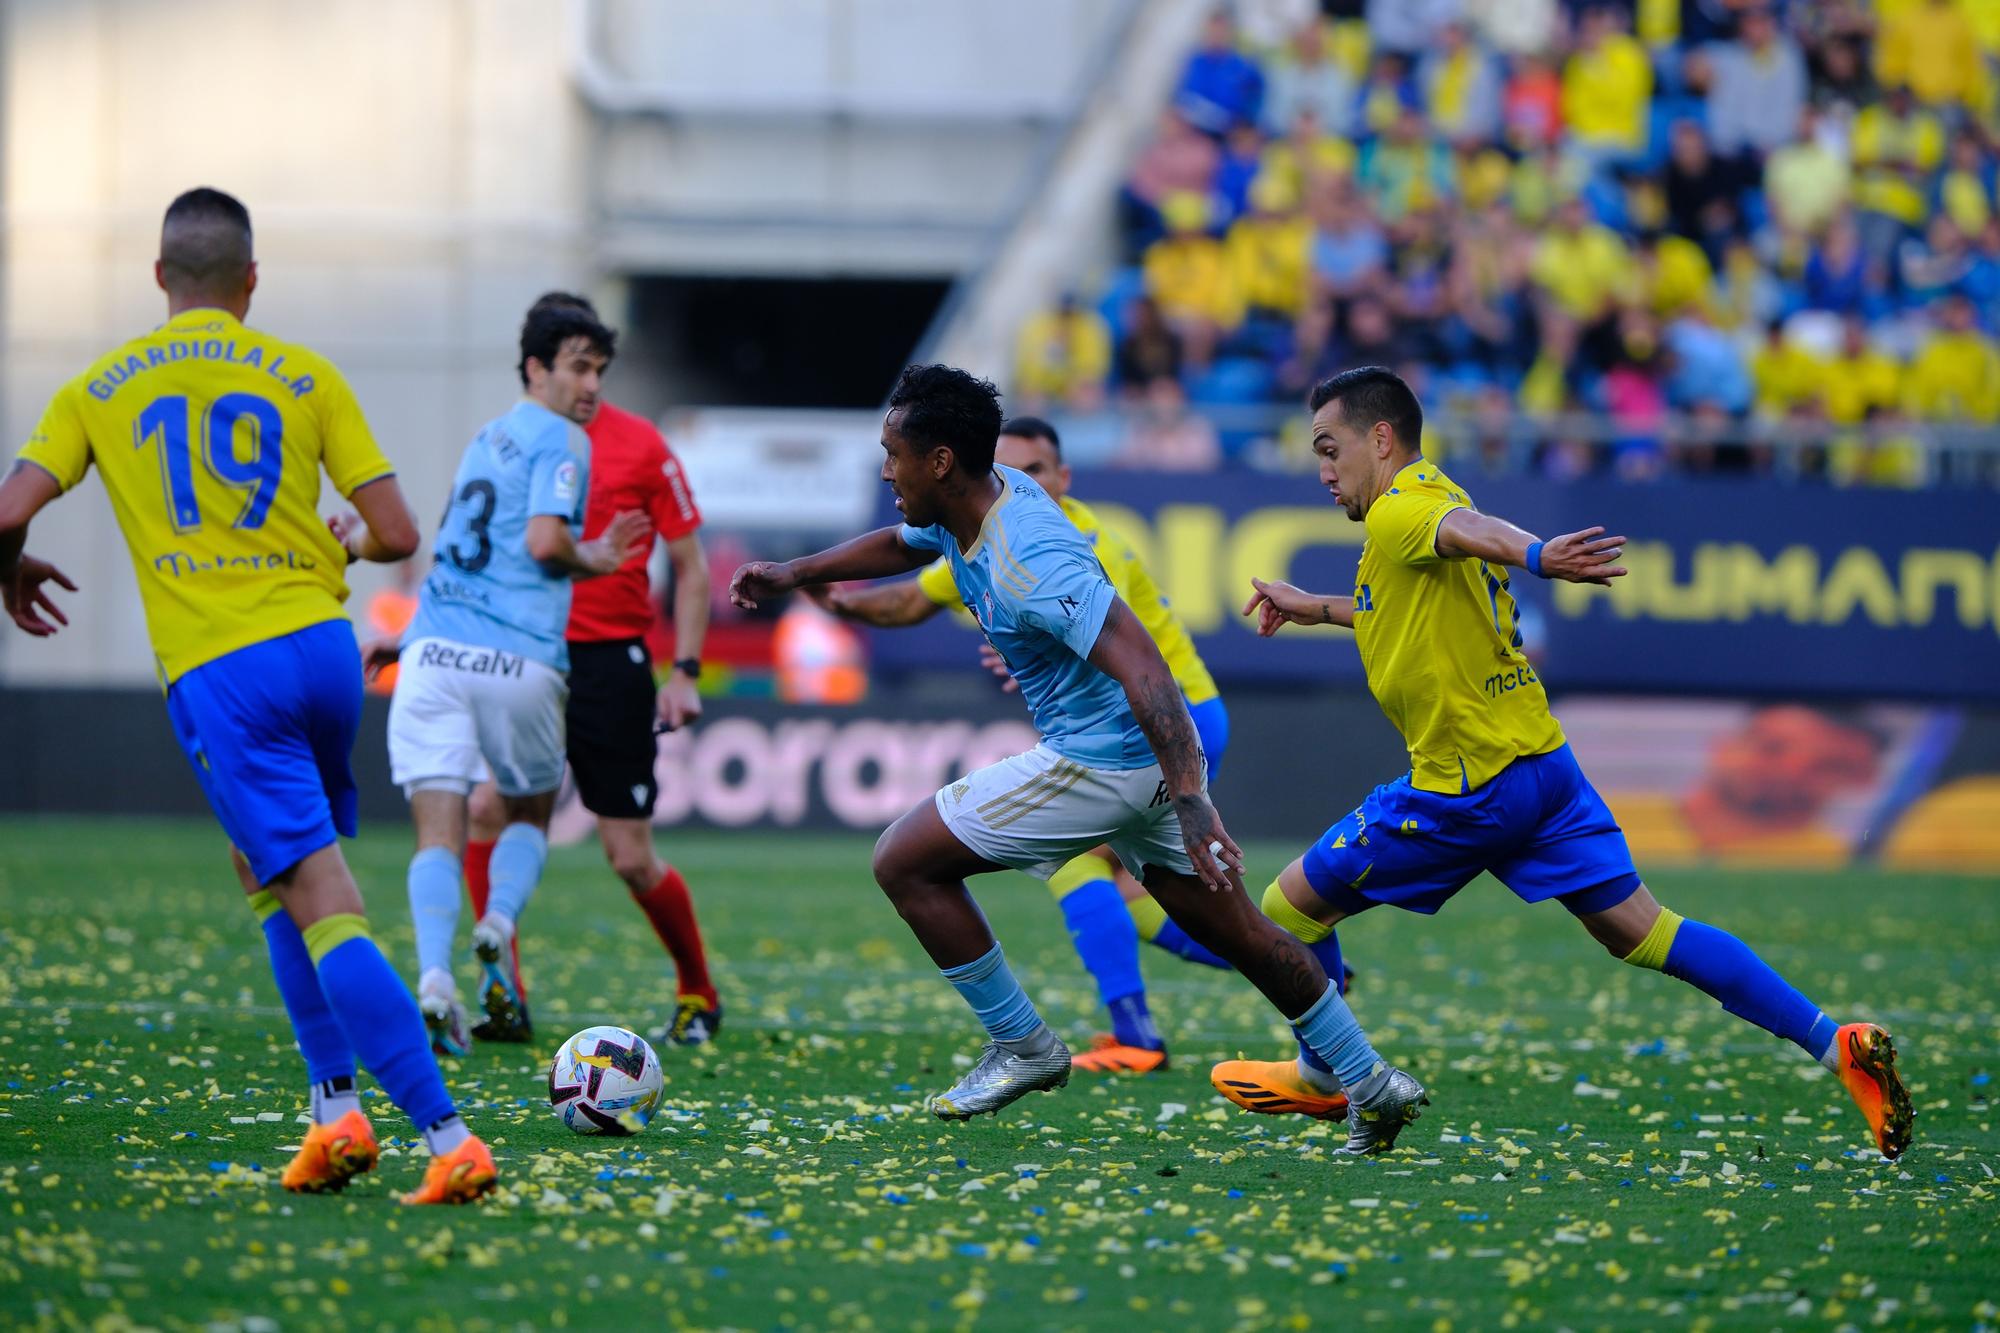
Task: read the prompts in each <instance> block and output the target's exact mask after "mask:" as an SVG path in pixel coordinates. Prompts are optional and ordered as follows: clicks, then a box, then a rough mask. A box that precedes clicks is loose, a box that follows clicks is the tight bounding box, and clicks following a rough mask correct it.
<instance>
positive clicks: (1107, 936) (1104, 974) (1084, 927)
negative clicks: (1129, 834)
mask: <svg viewBox="0 0 2000 1333" xmlns="http://www.w3.org/2000/svg"><path fill="white" fill-rule="evenodd" d="M1111 876H1112V870H1111V863H1110V862H1108V861H1106V860H1105V859H1104V858H1102V857H1099V856H1089V855H1084V856H1079V857H1077V858H1076V859H1075V860H1073V861H1071V862H1070V863H1069V864H1068V865H1066V866H1064V867H1063V868H1062V869H1060V870H1058V871H1056V873H1055V874H1054V875H1052V876H1051V877H1050V878H1049V892H1051V893H1053V894H1055V895H1056V903H1057V905H1058V906H1060V907H1061V908H1062V914H1063V925H1065V926H1066V927H1068V929H1069V942H1070V943H1071V944H1072V945H1074V946H1075V947H1076V956H1077V957H1078V958H1079V959H1081V960H1082V961H1083V966H1084V970H1085V971H1087V972H1089V973H1090V975H1091V977H1092V978H1093V979H1094V980H1095V981H1096V982H1097V998H1098V999H1100V1000H1102V1001H1104V1006H1105V1008H1107V1009H1109V1010H1110V1011H1111V1030H1112V1035H1114V1036H1115V1037H1117V1039H1118V1040H1119V1041H1120V1042H1122V1043H1124V1044H1125V1045H1127V1046H1139V1047H1143V1048H1145V1049H1147V1050H1159V1049H1161V1047H1162V1046H1163V1044H1164V1043H1162V1042H1161V1040H1160V1033H1159V1030H1158V1029H1157V1028H1155V1027H1154V1026H1153V1015H1152V1013H1151V1011H1150V1009H1149V1008H1148V1006H1147V1004H1146V982H1145V978H1143V977H1141V976H1140V975H1139V931H1138V928H1137V927H1136V926H1134V925H1133V924H1132V914H1131V913H1129V912H1127V911H1126V910H1125V900H1124V898H1123V897H1121V896H1120V895H1119V893H1118V886H1117V884H1115V883H1114V882H1112V878H1111Z"/></svg>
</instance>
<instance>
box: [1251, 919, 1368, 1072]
mask: <svg viewBox="0 0 2000 1333" xmlns="http://www.w3.org/2000/svg"><path fill="white" fill-rule="evenodd" d="M1263 906H1264V915H1265V916H1268V917H1270V918H1271V920H1272V921H1273V922H1275V923H1276V924H1278V925H1280V926H1282V927H1284V929H1285V930H1286V932H1288V933H1289V934H1291V935H1292V936H1293V937H1294V938H1296V939H1297V940H1298V941H1299V943H1301V944H1303V945H1305V946H1306V948H1308V949H1310V950H1311V951H1312V956H1313V957H1315V958H1317V959H1319V965H1320V966H1321V967H1322V968H1324V969H1325V970H1326V979H1327V980H1328V981H1330V982H1331V983H1333V988H1334V991H1335V992H1336V993H1337V994H1339V995H1343V996H1344V995H1346V993H1347V964H1346V962H1345V961H1344V960H1343V959H1342V958H1341V956H1340V936H1339V935H1338V934H1337V933H1335V931H1334V929H1333V927H1332V926H1329V925H1326V924H1325V923H1323V922H1319V921H1315V920H1313V919H1312V918H1311V917H1309V916H1307V915H1306V914H1305V913H1304V912H1301V911H1300V910H1299V909H1298V908H1296V907H1294V906H1292V900H1291V899H1289V898H1287V897H1286V896H1285V890H1284V888H1283V887H1282V886H1281V885H1280V884H1279V883H1278V881H1277V880H1272V881H1271V883H1270V884H1269V885H1268V886H1267V887H1266V888H1265V889H1264V903H1263ZM1299 1064H1300V1065H1301V1066H1302V1067H1303V1072H1304V1074H1305V1076H1306V1078H1307V1080H1308V1081H1310V1082H1312V1083H1314V1084H1316V1085H1318V1086H1320V1087H1322V1088H1326V1089H1327V1090H1328V1091H1331V1090H1332V1089H1333V1086H1334V1085H1335V1084H1336V1083H1341V1082H1344V1080H1342V1079H1341V1078H1340V1076H1339V1075H1338V1074H1336V1073H1335V1072H1334V1069H1333V1067H1332V1066H1331V1065H1329V1064H1328V1063H1327V1062H1326V1060H1325V1059H1324V1058H1322V1057H1321V1056H1320V1054H1319V1053H1318V1052H1317V1051H1315V1050H1314V1049H1313V1048H1312V1047H1311V1046H1310V1045H1308V1044H1307V1043H1306V1041H1305V1039H1304V1038H1303V1037H1301V1038H1300V1039H1299Z"/></svg>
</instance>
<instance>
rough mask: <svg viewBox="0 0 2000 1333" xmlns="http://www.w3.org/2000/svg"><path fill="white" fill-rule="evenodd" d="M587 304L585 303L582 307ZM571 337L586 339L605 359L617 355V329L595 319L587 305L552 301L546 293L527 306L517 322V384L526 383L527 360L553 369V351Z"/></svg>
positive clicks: (560, 347)
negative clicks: (518, 380)
mask: <svg viewBox="0 0 2000 1333" xmlns="http://www.w3.org/2000/svg"><path fill="white" fill-rule="evenodd" d="M552 295H561V293H552ZM588 304H589V303H588V302H585V303H584V305H585V307H587V306H588ZM571 338H583V339H586V340H587V341H588V342H589V343H590V347H591V350H592V351H595V352H597V353H599V354H601V355H602V356H603V357H604V359H605V360H606V361H609V360H611V358H613V357H615V356H617V355H618V334H617V332H616V331H615V330H613V329H611V328H610V327H608V326H607V325H605V324H603V323H601V322H599V320H598V318H597V316H596V314H595V313H592V312H591V311H589V310H588V309H587V308H580V307H578V306H575V305H569V304H563V303H558V302H553V301H550V300H549V298H548V297H546V296H545V297H543V298H542V299H541V300H539V301H536V302H535V303H534V304H533V305H532V306H530V307H528V317H527V318H526V319H525V320H523V321H521V360H520V363H519V364H518V365H517V366H516V367H515V369H516V370H518V371H519V372H520V374H521V383H522V384H523V385H524V386H525V385H526V384H527V382H528V362H529V360H530V359H532V360H536V361H539V362H541V363H542V364H543V365H544V366H548V367H550V368H552V369H553V368H554V366H555V363H556V354H557V353H558V352H560V351H562V345H563V344H564V343H566V342H568V341H569V340H570V339H571Z"/></svg>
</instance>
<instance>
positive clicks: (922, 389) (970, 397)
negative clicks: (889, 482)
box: [889, 365, 1002, 477]
mask: <svg viewBox="0 0 2000 1333" xmlns="http://www.w3.org/2000/svg"><path fill="white" fill-rule="evenodd" d="M889 406H890V407H891V408H892V409H893V408H901V409H902V411H903V421H902V427H901V429H902V433H903V434H904V435H906V436H908V437H909V438H910V439H912V440H914V441H915V442H916V443H917V444H919V445H921V446H923V447H925V448H936V447H938V446H943V447H944V448H946V449H949V450H951V452H952V456H953V457H954V458H956V459H957V460H958V465H959V466H960V467H961V468H964V469H965V471H966V472H968V473H970V474H971V475H972V476H975V477H983V476H986V475H987V474H989V473H991V472H992V471H993V446H994V444H995V443H996V442H997V441H998V440H999V438H1000V422H1001V418H1002V413H1001V411H1000V391H999V390H998V389H996V388H994V387H993V382H992V381H991V380H983V379H980V378H979V377H978V376H977V375H974V374H972V373H971V372H970V371H965V370H960V369H959V368H958V367H956V366H941V365H929V366H907V367H905V368H904V370H903V373H902V375H901V376H900V377H898V379H897V380H896V387H895V388H894V389H892V390H890V392H889Z"/></svg>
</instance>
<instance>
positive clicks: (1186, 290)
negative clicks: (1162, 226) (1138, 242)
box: [1140, 194, 1243, 329]
mask: <svg viewBox="0 0 2000 1333" xmlns="http://www.w3.org/2000/svg"><path fill="white" fill-rule="evenodd" d="M1160 212H1161V214H1162V216H1163V217H1164V218H1165V220H1166V224H1167V236H1166V239H1164V240H1160V241H1155V242H1153V244H1151V245H1149V246H1147V247H1146V253H1145V256H1144V258H1143V259H1141V260H1140V268H1141V271H1142V272H1143V274H1144V276H1145V281H1146V294H1147V295H1148V296H1151V297H1152V298H1153V299H1154V300H1155V301H1157V302H1158V303H1159V306H1160V312H1161V313H1162V314H1164V315H1165V316H1166V317H1167V318H1168V319H1169V320H1172V321H1176V322H1183V321H1192V322H1197V323H1207V324H1215V325H1218V326H1219V327H1222V328H1225V329H1228V328H1234V327H1236V324H1237V322H1238V321H1239V320H1240V319H1241V318H1242V314H1243V311H1242V303H1241V301H1240V300H1239V299H1238V298H1237V294H1236V283H1235V281H1234V279H1233V278H1232V276H1231V274H1230V271H1229V256H1228V255H1227V254H1226V253H1224V251H1223V248H1222V242H1221V241H1218V240H1216V239H1215V238H1214V237H1213V236H1210V235H1208V234H1207V233H1205V232H1204V231H1202V230H1201V228H1202V225H1203V223H1204V222H1205V221H1206V220H1207V215H1208V203H1207V201H1206V200H1204V199H1202V198H1201V197H1200V196H1199V195H1191V194H1173V195H1169V196H1167V198H1166V199H1165V200H1163V201H1162V203H1161V207H1160Z"/></svg>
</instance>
